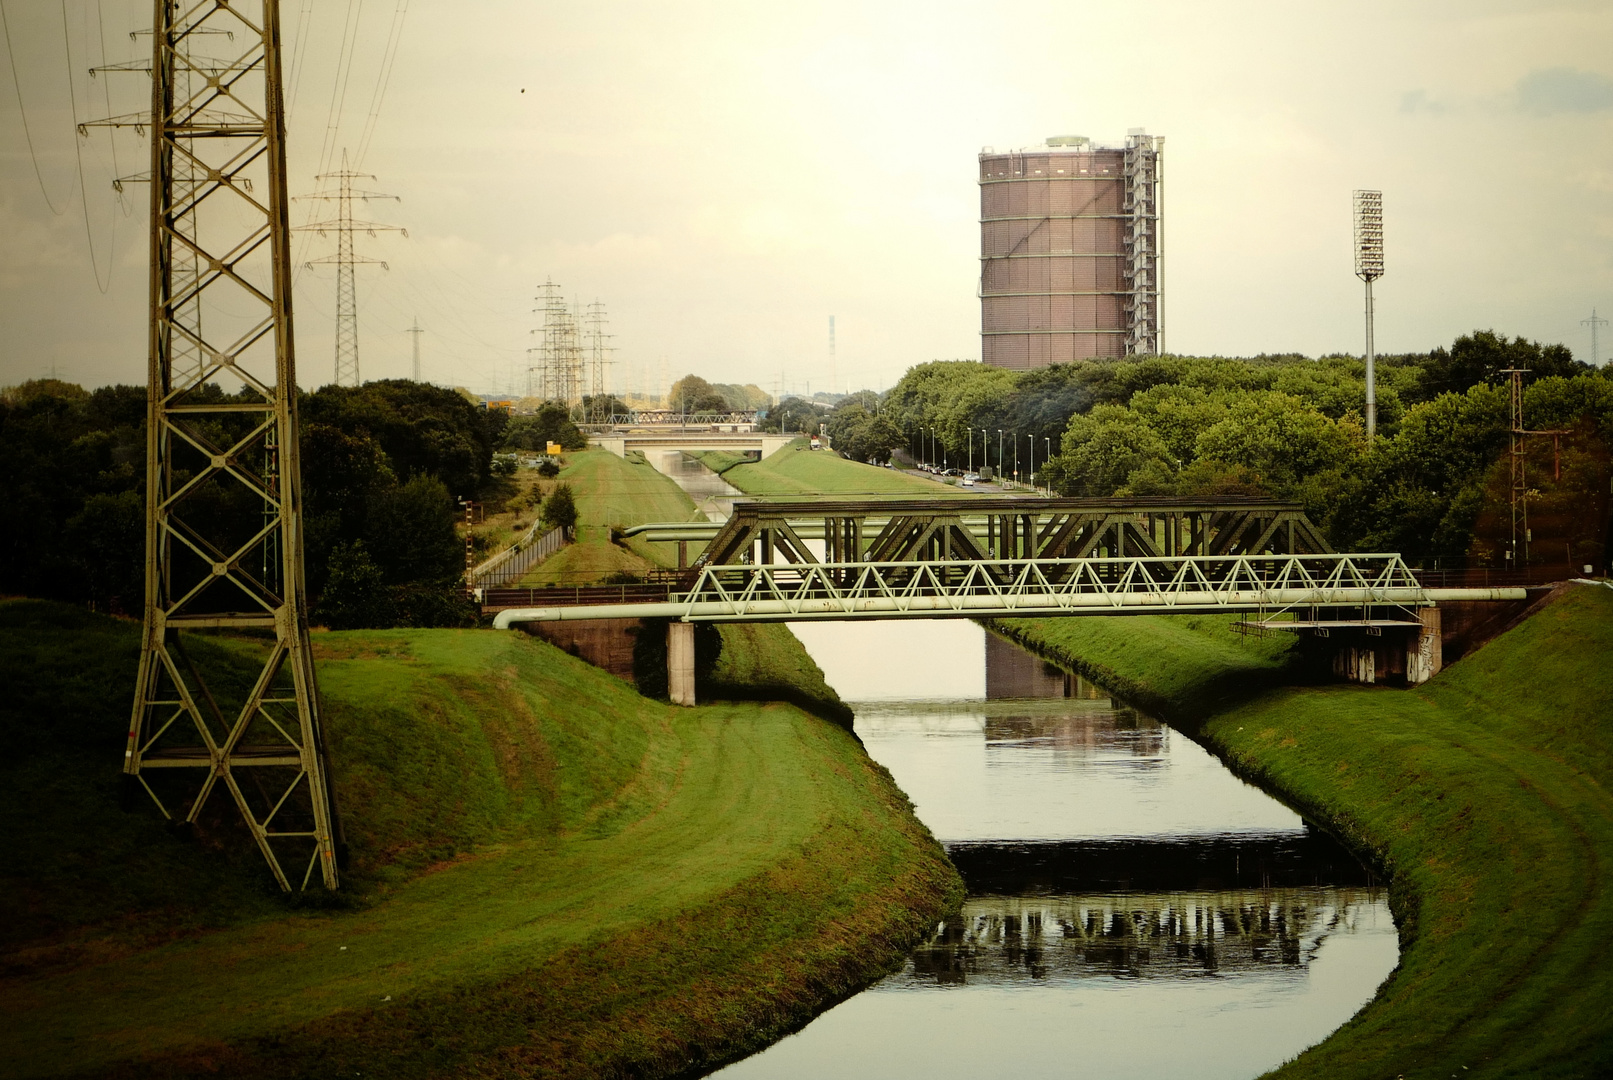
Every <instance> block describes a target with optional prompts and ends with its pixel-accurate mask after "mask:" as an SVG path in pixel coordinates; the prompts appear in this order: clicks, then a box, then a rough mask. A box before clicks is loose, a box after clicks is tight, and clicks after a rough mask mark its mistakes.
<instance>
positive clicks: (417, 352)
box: [404, 315, 425, 382]
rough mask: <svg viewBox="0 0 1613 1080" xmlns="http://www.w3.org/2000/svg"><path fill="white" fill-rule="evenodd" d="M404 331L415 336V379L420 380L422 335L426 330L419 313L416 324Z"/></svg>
mask: <svg viewBox="0 0 1613 1080" xmlns="http://www.w3.org/2000/svg"><path fill="white" fill-rule="evenodd" d="M404 333H406V334H412V335H413V336H414V381H415V382H419V381H420V335H421V334H424V333H425V331H424V330H422V329H420V317H419V316H418V315H417V316H415V320H414V325H413V326H411V327H409V329H407V330H405V331H404Z"/></svg>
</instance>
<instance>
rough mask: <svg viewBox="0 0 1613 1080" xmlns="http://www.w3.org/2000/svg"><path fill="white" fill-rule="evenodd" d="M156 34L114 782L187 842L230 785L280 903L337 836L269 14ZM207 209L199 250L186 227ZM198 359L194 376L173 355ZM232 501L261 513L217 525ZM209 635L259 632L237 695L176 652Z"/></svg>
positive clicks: (271, 3)
mask: <svg viewBox="0 0 1613 1080" xmlns="http://www.w3.org/2000/svg"><path fill="white" fill-rule="evenodd" d="M152 30H153V33H152V61H151V76H152V97H151V102H152V104H151V114H150V116H149V118H148V121H147V122H148V125H149V127H150V131H151V174H150V181H151V211H150V229H151V232H150V237H151V278H150V285H151V294H150V295H151V303H150V312H149V316H150V319H149V337H148V344H149V353H148V382H147V395H146V514H145V526H146V583H145V616H144V624H143V627H142V634H141V652H140V667H139V673H138V675H137V677H136V682H135V695H134V702H133V709H132V714H131V717H130V723H129V735H128V741H127V743H126V745H125V750H124V755H123V773H124V782H125V788H126V791H127V793H128V794H130V795H136V796H137V795H138V794H139V792H140V791H141V790H144V791H145V793H146V794H147V795H149V796H150V797H151V798H152V799H153V800H154V801H155V802H156V804H157V807H158V809H159V810H160V811H161V812H162V814H163V816H164V817H165V818H167V819H168V820H169V821H170V822H172V823H173V824H174V825H175V826H176V827H179V828H181V829H189V828H191V827H193V826H194V825H195V823H196V822H197V820H198V819H199V817H200V815H201V813H202V810H203V808H204V807H205V806H206V804H207V801H208V798H209V796H210V795H212V794H213V792H214V791H215V790H218V789H222V790H224V791H226V792H227V793H228V798H230V799H231V800H232V801H233V802H234V803H235V805H236V807H237V808H238V809H239V811H240V813H241V816H242V818H243V819H244V820H245V822H246V824H247V827H248V829H249V831H250V832H251V835H252V838H253V840H254V841H255V842H256V844H257V846H258V850H259V851H260V852H261V854H262V855H263V857H264V859H265V861H266V862H267V863H268V865H269V869H270V871H271V872H272V873H273V875H274V878H275V880H276V881H277V882H278V883H279V885H280V887H281V888H282V889H284V890H287V891H290V889H291V888H292V887H293V882H296V883H298V885H299V886H300V887H301V888H306V887H307V885H308V883H309V882H310V881H311V880H313V878H314V876H315V874H316V873H317V874H318V877H319V880H320V881H322V882H323V884H324V886H325V887H326V888H327V889H335V888H336V887H337V884H338V880H339V874H338V868H337V853H338V851H339V850H340V846H341V824H340V820H339V819H338V817H337V815H336V807H335V803H334V799H333V798H332V795H331V792H330V789H329V786H328V778H329V775H330V764H329V760H328V756H327V754H326V750H325V746H324V742H323V738H322V735H321V730H320V702H319V687H318V683H317V681H316V679H315V675H314V662H313V655H312V652H311V650H310V648H309V643H308V601H307V593H306V586H305V583H304V579H303V537H302V520H303V515H302V492H301V469H300V464H299V458H298V427H297V397H296V395H297V378H296V364H295V360H294V353H293V350H294V342H295V337H294V335H293V333H292V322H291V249H290V228H289V221H288V217H289V207H288V202H287V195H286V151H285V111H284V100H283V97H282V92H281V87H282V79H281V63H280V11H279V4H278V2H277V0H232V2H231V3H229V4H223V3H218V4H209V5H196V6H193V7H188V8H187V7H182V6H179V5H174V4H167V3H162V4H158V5H156V24H155V25H154V26H153V28H152ZM201 35H209V36H210V37H211V38H212V39H213V40H214V41H215V42H216V43H222V42H226V41H227V42H229V43H230V44H231V46H233V48H232V54H231V56H230V57H229V58H228V59H227V60H224V61H211V62H209V63H208V64H207V65H206V66H205V68H204V67H199V66H193V65H192V61H191V59H190V54H189V50H188V47H187V44H186V43H187V42H188V41H189V40H191V39H193V38H196V37H199V36H201ZM199 210H200V211H203V212H205V213H206V214H207V216H208V221H209V227H208V231H207V234H206V244H205V245H204V244H203V241H202V238H199V237H198V236H196V235H195V233H194V232H193V231H190V230H189V229H188V227H187V225H186V224H185V223H186V222H187V221H194V215H195V214H196V213H197V212H198V211H199ZM215 222H216V224H215ZM184 248H192V249H193V250H194V254H195V256H196V263H197V265H198V266H200V267H202V268H203V269H202V270H201V272H200V274H199V275H197V276H195V277H194V278H193V277H192V276H191V271H190V269H189V267H188V266H187V265H186V260H185V259H183V258H180V257H178V256H179V253H180V251H181V249H184ZM192 306H194V310H195V311H198V312H199V311H202V310H203V309H205V311H206V312H207V315H208V320H207V323H206V326H207V328H208V333H207V334H205V335H204V334H203V333H202V332H201V330H200V327H201V326H202V325H203V323H202V322H201V320H200V318H199V317H196V318H192V317H191V316H190V315H189V314H187V312H189V311H191V310H192ZM192 355H194V356H198V357H200V358H201V366H200V368H194V367H191V366H190V364H189V361H188V360H186V361H184V362H181V358H183V357H189V356H192ZM215 383H216V384H222V385H223V386H224V387H225V389H227V390H229V391H231V394H230V396H229V397H227V398H226V399H225V400H223V401H220V400H218V398H217V395H215V394H211V393H209V392H208V390H207V388H208V387H209V385H210V384H215ZM243 492H244V495H245V497H246V498H247V499H248V500H249V501H252V502H257V503H260V504H261V505H262V507H263V514H262V517H261V519H260V518H259V517H258V516H257V515H255V514H254V515H232V516H228V517H223V518H221V517H220V515H219V514H218V513H217V512H216V507H217V506H218V504H219V503H220V502H221V501H223V500H229V499H233V498H235V497H237V496H239V495H241V494H242V493H243ZM221 628H227V629H237V630H243V629H253V630H257V631H258V632H260V633H265V634H268V635H273V638H272V644H269V645H268V647H267V649H266V653H265V654H264V659H263V664H262V667H261V669H260V670H259V672H258V674H257V676H256V678H255V679H253V680H252V681H251V682H250V684H247V685H245V686H244V687H243V686H238V685H237V684H236V683H235V681H234V680H230V679H226V680H220V679H210V678H209V677H208V675H207V674H206V672H205V669H206V667H207V665H206V663H205V654H202V655H200V656H195V655H192V654H191V652H190V651H189V649H187V647H186V643H187V640H188V639H189V637H190V634H191V633H192V632H194V631H196V630H201V629H221ZM197 773H200V774H201V779H200V781H199V782H198V783H195V784H187V783H185V777H186V776H187V775H189V776H195V775H196V774H197ZM248 777H251V779H252V782H251V783H247V782H245V781H246V778H248Z"/></svg>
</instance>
